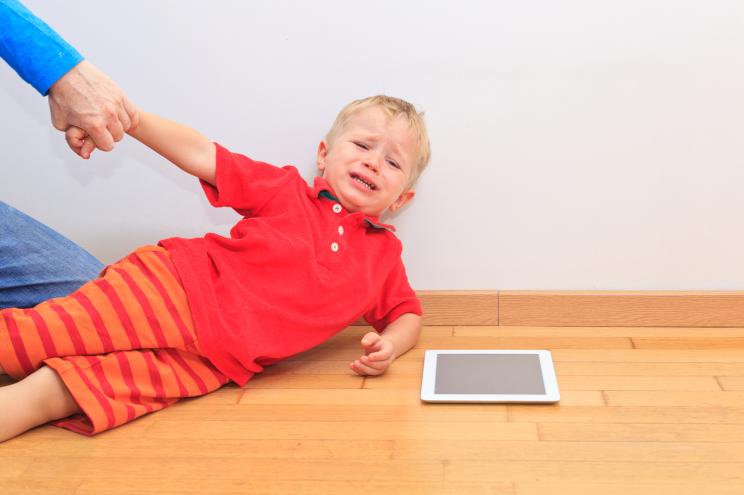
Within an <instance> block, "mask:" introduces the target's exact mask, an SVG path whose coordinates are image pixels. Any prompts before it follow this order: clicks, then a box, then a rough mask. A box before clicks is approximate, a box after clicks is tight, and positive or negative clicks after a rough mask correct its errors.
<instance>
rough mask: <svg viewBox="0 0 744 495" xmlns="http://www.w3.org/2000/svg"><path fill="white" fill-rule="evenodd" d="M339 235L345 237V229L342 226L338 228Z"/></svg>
mask: <svg viewBox="0 0 744 495" xmlns="http://www.w3.org/2000/svg"><path fill="white" fill-rule="evenodd" d="M338 235H344V228H343V227H342V226H341V225H339V226H338Z"/></svg>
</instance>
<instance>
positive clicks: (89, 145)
mask: <svg viewBox="0 0 744 495" xmlns="http://www.w3.org/2000/svg"><path fill="white" fill-rule="evenodd" d="M65 139H66V140H67V145H68V146H69V147H70V149H71V150H72V151H74V152H75V154H77V155H78V156H80V158H83V159H85V160H87V159H88V158H90V154H91V153H93V150H94V149H96V143H94V142H93V139H91V137H90V136H88V133H87V132H85V131H84V130H82V129H80V128H79V127H75V126H74V125H72V126H70V127H68V128H67V130H66V131H65Z"/></svg>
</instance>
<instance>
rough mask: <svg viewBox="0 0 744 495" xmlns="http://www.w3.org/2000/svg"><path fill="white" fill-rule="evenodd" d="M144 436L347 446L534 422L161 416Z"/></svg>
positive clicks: (529, 436)
mask: <svg viewBox="0 0 744 495" xmlns="http://www.w3.org/2000/svg"><path fill="white" fill-rule="evenodd" d="M147 434H148V436H149V437H150V438H161V439H172V438H196V439H199V438H202V439H210V440H212V439H264V440H267V441H271V440H275V439H280V440H289V439H293V440H300V439H311V440H322V439H324V440H346V441H348V442H350V443H349V445H353V444H354V443H355V442H367V441H376V440H392V439H421V440H423V439H429V440H441V441H447V440H478V439H480V440H537V428H536V426H535V424H534V423H514V422H508V423H507V422H502V421H492V422H487V423H483V422H481V423H467V422H462V421H461V422H452V421H448V422H442V423H438V422H434V421H427V422H421V421H418V422H407V421H385V422H381V421H346V422H338V421H313V422H312V423H308V422H307V421H201V422H199V423H196V424H194V422H192V421H171V420H168V419H165V420H164V419H161V420H159V421H156V422H155V423H154V424H153V425H152V426H150V427H149V428H148V430H147ZM365 450H366V449H365ZM381 454H383V453H381Z"/></svg>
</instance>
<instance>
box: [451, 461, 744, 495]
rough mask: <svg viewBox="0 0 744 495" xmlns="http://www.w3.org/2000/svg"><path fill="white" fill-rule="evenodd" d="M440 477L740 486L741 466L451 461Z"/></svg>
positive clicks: (742, 482) (743, 477)
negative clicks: (726, 482) (671, 481)
mask: <svg viewBox="0 0 744 495" xmlns="http://www.w3.org/2000/svg"><path fill="white" fill-rule="evenodd" d="M444 476H445V480H446V481H465V480H468V481H471V482H472V481H495V482H503V481H513V482H515V483H519V482H533V483H534V482H536V481H541V482H543V483H550V484H553V485H554V486H555V485H556V484H558V486H563V487H567V485H566V484H567V483H568V484H571V483H576V482H580V483H590V482H593V481H596V480H598V479H600V480H603V481H604V482H606V483H617V484H623V483H625V482H626V481H627V480H633V481H635V482H643V481H656V482H658V480H674V482H675V483H680V482H696V483H704V482H706V481H707V482H708V483H711V484H716V483H722V482H724V481H728V482H729V483H737V484H739V486H744V463H742V462H736V463H703V464H701V463H694V462H666V463H664V462H643V461H642V460H639V461H638V462H611V463H605V462H563V461H501V460H495V461H490V460H481V461H458V460H453V461H450V462H448V463H447V464H445V466H444ZM568 491H569V492H570V490H568Z"/></svg>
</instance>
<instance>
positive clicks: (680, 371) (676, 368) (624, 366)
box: [554, 361, 744, 377]
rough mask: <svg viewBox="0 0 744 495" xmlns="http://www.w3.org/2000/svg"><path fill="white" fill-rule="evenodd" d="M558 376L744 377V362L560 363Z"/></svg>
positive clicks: (558, 364)
mask: <svg viewBox="0 0 744 495" xmlns="http://www.w3.org/2000/svg"><path fill="white" fill-rule="evenodd" d="M554 364H555V370H556V373H557V374H558V376H561V377H566V376H585V375H590V374H591V375H594V376H601V375H607V376H655V377H665V376H669V377H684V376H693V377H694V376H714V377H722V376H734V375H738V376H744V363H688V362H684V363H643V362H640V363H636V362H614V363H601V362H571V361H568V362H567V361H560V362H556V363H554Z"/></svg>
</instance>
